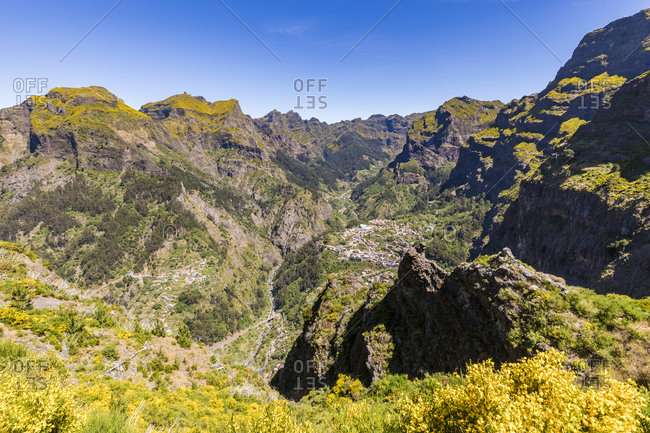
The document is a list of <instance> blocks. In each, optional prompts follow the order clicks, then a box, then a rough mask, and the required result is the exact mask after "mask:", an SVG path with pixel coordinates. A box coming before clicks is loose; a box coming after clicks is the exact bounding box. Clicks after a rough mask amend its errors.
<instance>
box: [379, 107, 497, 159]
mask: <svg viewBox="0 0 650 433" xmlns="http://www.w3.org/2000/svg"><path fill="white" fill-rule="evenodd" d="M501 108H503V103H501V102H500V101H489V102H484V101H477V100H475V99H471V98H468V97H467V96H463V97H461V98H454V99H451V100H449V101H447V102H445V103H444V104H443V105H442V106H440V107H439V108H438V109H437V110H436V111H434V112H432V113H428V114H426V115H425V116H423V117H421V118H420V119H418V120H416V121H415V122H413V124H412V125H411V127H410V128H409V132H408V137H407V140H406V144H405V145H404V148H403V149H402V152H401V153H400V154H399V155H397V157H396V158H395V160H394V161H393V162H392V163H391V164H390V167H396V166H398V165H399V164H402V163H406V162H409V161H417V163H418V164H419V165H420V167H422V168H424V169H426V170H435V169H436V168H438V167H440V166H442V165H443V164H445V163H455V162H457V161H458V154H459V151H460V148H461V146H463V145H464V144H465V142H466V141H467V140H468V139H469V138H470V136H472V135H474V134H476V133H478V132H480V131H482V130H484V129H485V128H487V127H488V126H490V125H491V124H492V122H494V120H495V118H496V115H497V113H498V112H499V111H500V110H501Z"/></svg>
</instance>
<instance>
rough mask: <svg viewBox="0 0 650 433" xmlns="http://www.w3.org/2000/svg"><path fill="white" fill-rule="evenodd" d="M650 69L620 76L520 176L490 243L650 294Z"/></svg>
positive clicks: (600, 284) (613, 286)
mask: <svg viewBox="0 0 650 433" xmlns="http://www.w3.org/2000/svg"><path fill="white" fill-rule="evenodd" d="M646 137H650V74H647V73H646V74H644V75H642V76H640V77H639V78H637V79H634V80H632V81H630V82H628V83H627V84H625V85H624V86H623V87H622V88H621V89H620V90H619V91H618V92H617V93H616V94H615V95H614V96H613V97H612V99H611V102H610V103H608V104H607V105H606V106H603V107H601V109H600V110H599V111H598V113H597V114H596V116H595V117H594V119H593V121H592V122H590V123H588V124H586V125H584V126H582V127H581V128H580V129H578V131H577V132H576V133H575V135H574V136H573V138H572V139H571V140H569V142H568V143H567V144H565V145H563V146H560V147H559V148H558V157H557V159H556V158H551V159H549V160H548V161H546V162H545V163H544V164H543V165H542V166H541V167H540V170H539V171H538V172H536V173H535V174H534V176H532V177H531V178H530V179H527V180H525V181H524V182H522V185H521V189H520V191H519V198H518V199H517V200H516V201H515V202H514V203H513V205H512V206H511V207H510V209H508V211H507V212H506V214H505V217H504V221H503V223H502V224H501V226H500V228H499V230H498V231H497V232H496V233H494V235H493V236H492V239H491V248H492V249H499V248H501V247H503V246H506V245H507V246H509V247H510V248H512V250H513V251H514V252H515V254H517V255H518V256H519V257H521V258H522V259H523V260H525V261H527V262H528V263H531V264H532V265H534V266H536V267H539V268H540V269H543V270H545V271H547V272H553V273H555V274H558V275H561V276H563V277H565V278H566V279H567V280H569V281H570V282H571V283H573V284H579V285H583V286H586V287H592V288H596V289H598V290H599V291H602V292H617V293H623V294H627V295H630V296H634V297H645V296H649V295H650V228H649V225H648V223H649V217H650V210H649V206H648V204H649V203H650V182H649V178H648V176H649V175H650V173H649V172H648V171H649V170H650V145H649V144H648V140H647V138H646Z"/></svg>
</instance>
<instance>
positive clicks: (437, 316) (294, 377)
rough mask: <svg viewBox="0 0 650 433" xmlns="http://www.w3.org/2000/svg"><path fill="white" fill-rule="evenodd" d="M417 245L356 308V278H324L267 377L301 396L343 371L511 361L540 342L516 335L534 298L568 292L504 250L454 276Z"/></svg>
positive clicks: (525, 326) (416, 370)
mask: <svg viewBox="0 0 650 433" xmlns="http://www.w3.org/2000/svg"><path fill="white" fill-rule="evenodd" d="M422 251H423V250H422V249H417V250H416V249H411V250H409V251H408V252H407V253H406V254H405V256H404V257H403V259H402V261H401V263H400V266H399V275H398V280H397V283H396V284H395V285H394V286H393V287H391V288H390V289H389V290H388V291H387V292H385V291H382V290H381V289H380V288H379V287H377V286H375V288H374V289H371V290H370V292H368V294H367V297H366V298H365V299H363V302H362V303H361V305H360V306H357V303H358V300H359V298H360V297H361V296H360V293H361V294H363V292H360V291H359V290H360V289H359V283H358V281H350V280H347V281H338V280H337V281H330V283H329V285H328V286H327V287H326V288H325V290H324V291H323V292H322V293H321V294H320V296H319V297H318V300H317V302H316V303H315V305H314V307H313V309H312V313H311V314H312V318H311V320H309V321H308V322H307V323H306V324H305V328H304V330H303V332H302V334H301V335H300V336H299V337H298V339H297V340H296V342H295V344H294V346H293V348H292V350H291V352H290V353H289V356H288V357H287V360H286V362H285V365H284V368H283V369H282V370H280V371H279V372H278V374H277V375H276V376H275V377H274V379H273V382H272V383H273V384H274V385H275V386H276V387H277V388H278V389H279V390H280V391H281V392H282V393H283V394H285V395H286V396H288V397H290V398H293V399H299V398H301V397H302V396H304V395H306V394H307V393H308V392H309V391H310V388H309V386H307V384H312V389H313V387H319V386H322V385H325V384H332V383H333V382H334V381H335V380H336V378H337V377H338V375H339V374H342V373H343V374H351V375H353V376H355V377H359V378H360V379H362V380H363V381H364V382H366V383H369V382H372V381H374V380H377V379H378V378H380V377H382V376H383V375H384V374H386V373H388V372H390V373H392V374H397V373H403V374H407V375H409V376H411V377H422V376H424V374H425V373H433V372H453V371H461V370H463V369H464V368H465V366H466V364H467V363H468V362H476V361H482V360H486V359H493V360H494V361H495V362H496V363H497V364H499V363H502V362H508V361H514V360H516V359H518V358H520V357H522V356H526V355H529V354H531V353H532V352H533V351H535V350H540V349H542V350H543V349H544V348H545V347H546V346H544V345H537V344H536V343H534V342H528V343H527V344H526V343H518V342H517V339H516V338H513V335H519V334H522V335H525V334H526V333H527V332H528V330H529V328H532V326H533V325H532V323H533V315H532V312H531V311H530V310H529V309H528V308H527V303H529V302H531V299H534V298H535V297H539V298H543V297H544V296H550V293H554V294H556V295H557V296H563V294H566V293H567V292H568V290H569V289H567V287H566V286H565V285H564V283H563V282H562V281H560V280H558V279H556V278H554V277H552V276H549V275H545V274H541V273H538V272H535V271H534V270H532V268H530V267H528V266H526V265H524V264H523V263H521V262H519V261H518V260H516V259H515V258H514V256H513V255H512V253H511V252H510V250H508V249H504V250H503V251H501V252H500V253H499V254H498V255H495V256H493V257H490V258H485V259H484V260H482V261H480V262H475V263H467V264H464V265H461V266H459V267H458V268H456V269H455V270H454V271H453V272H452V273H447V272H445V271H444V270H442V269H441V268H440V267H438V266H437V265H436V264H435V263H433V262H431V261H429V260H428V259H426V258H425V257H424V255H423V253H422ZM544 293H547V295H545V294H544ZM533 302H534V301H533ZM341 305H342V307H341ZM355 308H356V309H355ZM307 366H310V368H309V369H307V368H306V367H307ZM298 385H302V386H298Z"/></svg>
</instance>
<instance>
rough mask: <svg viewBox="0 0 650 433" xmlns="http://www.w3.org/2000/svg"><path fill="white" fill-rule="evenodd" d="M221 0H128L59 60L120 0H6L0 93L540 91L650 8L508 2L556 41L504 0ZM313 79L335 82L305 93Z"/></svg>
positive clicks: (416, 94)
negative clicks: (592, 43)
mask: <svg viewBox="0 0 650 433" xmlns="http://www.w3.org/2000/svg"><path fill="white" fill-rule="evenodd" d="M504 1H505V0H504ZM224 2H225V5H227V6H225V5H224V3H222V2H221V1H220V0H213V1H198V0H197V1H192V2H186V3H181V2H177V1H174V2H172V1H167V0H156V1H153V0H123V1H122V2H121V3H120V4H119V5H118V6H117V7H116V8H115V9H114V11H113V12H112V13H111V14H109V15H108V16H107V17H106V18H105V20H104V21H103V22H101V24H99V25H98V26H97V27H96V28H95V30H94V31H92V32H91V33H90V34H89V35H88V36H87V37H86V38H85V39H84V40H83V42H81V43H80V44H79V45H78V46H77V48H76V49H74V51H72V52H71V53H70V54H69V55H68V56H67V57H66V58H65V60H63V61H61V59H62V58H63V57H64V56H65V55H66V54H67V53H68V52H69V51H70V50H71V49H72V48H73V47H74V46H75V45H76V44H77V43H78V42H79V41H80V39H81V38H82V37H83V36H84V35H85V34H86V33H87V32H88V31H89V30H90V29H91V28H92V27H93V26H95V25H96V24H97V23H98V21H99V20H100V19H101V18H102V17H103V16H104V15H105V14H106V13H107V12H108V11H109V10H111V8H113V7H114V6H115V5H116V3H117V0H84V1H79V0H78V1H68V0H57V1H55V2H53V1H51V0H29V1H19V2H5V3H4V4H3V11H2V14H1V15H0V36H1V37H2V41H3V42H4V43H3V57H4V60H3V62H2V67H1V68H0V106H3V107H5V106H11V105H14V104H15V102H16V98H17V96H20V95H17V93H16V91H15V88H16V87H20V86H19V85H16V80H24V79H26V78H40V79H43V80H45V79H46V80H47V84H48V88H53V87H58V86H67V87H79V86H88V85H100V86H104V87H106V88H107V89H108V90H110V91H111V92H113V93H115V94H116V95H117V96H118V97H120V98H122V99H123V100H124V101H125V102H126V103H127V104H129V105H131V106H132V107H134V108H136V109H138V108H139V107H140V106H141V105H143V104H145V103H147V102H151V101H158V100H161V99H165V98H166V97H168V96H170V95H173V94H176V93H182V92H188V93H191V94H193V95H201V96H204V97H205V98H207V99H208V100H211V101H214V100H223V99H230V98H236V99H238V100H239V101H240V104H241V106H242V109H243V110H244V112H246V113H248V114H250V115H252V116H254V117H258V116H261V115H264V114H265V113H267V112H269V111H271V110H272V109H278V110H280V111H282V112H286V111H289V110H292V109H294V108H295V107H296V105H297V103H298V99H297V98H298V97H299V96H300V97H301V98H302V99H301V101H302V105H303V106H305V107H306V106H307V102H308V101H307V99H306V98H307V97H308V96H313V97H316V98H317V99H318V98H319V97H321V96H322V97H324V101H325V102H326V103H327V108H325V109H319V108H318V106H319V105H321V104H318V103H316V107H317V108H315V109H303V110H294V111H299V112H300V114H301V115H302V116H303V117H305V118H310V117H317V118H319V119H321V120H326V121H330V122H331V121H338V120H341V119H352V118H355V117H363V118H365V117H368V116H369V115H371V114H375V113H382V114H393V113H398V114H409V113H412V112H421V111H428V110H432V109H435V108H436V107H438V106H439V105H440V104H441V103H442V102H444V101H445V100H447V99H450V98H452V97H454V96H463V95H467V96H470V97H473V98H476V99H486V100H492V99H501V100H502V101H509V100H511V99H513V98H518V97H521V96H523V95H526V94H530V93H535V92H538V91H540V90H542V89H543V88H544V87H545V86H546V84H547V83H548V82H549V81H551V80H552V79H553V77H554V76H555V73H556V72H557V70H558V68H559V67H560V66H561V65H562V64H563V62H564V61H566V60H568V59H569V58H570V56H571V53H572V52H573V50H574V49H575V47H576V46H577V44H578V43H579V41H580V39H581V38H582V37H583V36H584V34H585V33H587V32H589V31H591V30H594V29H597V28H600V27H603V26H605V25H606V24H608V23H609V22H610V21H613V20H615V19H618V18H622V17H625V16H628V15H632V14H634V13H636V12H638V11H639V10H641V9H644V8H647V7H650V4H649V2H648V1H647V0H645V1H639V0H616V1H611V0H545V1H539V0H516V1H506V4H507V6H508V7H509V8H510V9H511V10H512V11H513V12H514V13H515V14H517V15H518V16H519V17H520V18H521V20H522V21H523V22H524V23H525V24H526V26H528V27H529V28H530V29H531V30H532V31H533V32H534V33H535V34H536V35H537V36H538V37H539V38H540V39H541V40H542V41H543V42H544V44H546V45H547V46H548V47H549V48H550V50H551V51H552V53H551V52H550V51H549V50H547V48H545V47H544V45H543V44H542V43H540V42H539V41H538V40H537V38H536V37H535V36H534V35H533V34H531V32H529V30H527V29H526V27H525V26H524V25H522V23H521V22H519V21H518V20H517V19H516V18H515V17H514V16H513V14H512V13H511V12H510V11H509V10H508V9H507V8H506V7H505V6H504V5H503V4H502V3H501V1H500V0H428V1H423V0H403V1H402V2H400V3H399V4H398V5H397V7H395V5H396V3H397V0H373V1H345V2H343V1H336V0H330V1H309V2H305V1H292V0H275V1H258V0H237V1H235V0H224ZM393 7H395V8H394V10H393V11H392V12H391V13H390V14H389V15H388V16H386V17H385V19H384V20H383V21H382V22H381V23H379V24H378V22H379V21H380V19H381V18H382V17H384V16H385V14H386V13H387V12H388V11H389V10H391V9H392V8H393ZM228 8H230V9H231V10H232V12H234V14H236V15H237V16H238V17H239V18H240V19H241V21H243V22H244V23H245V25H243V24H242V23H241V22H240V21H239V20H238V19H237V18H236V17H235V16H234V15H233V14H232V13H231V12H230V11H229V10H228ZM377 24H378V25H377ZM375 25H377V26H376V27H375V29H374V30H373V31H372V32H370V34H368V35H367V37H366V38H365V39H363V41H361V43H359V44H358V46H357V47H356V48H355V49H354V50H353V51H352V52H350V54H349V55H348V56H347V57H346V58H345V59H344V60H343V61H341V59H342V58H343V57H344V56H345V55H346V53H348V52H349V51H350V50H351V49H352V47H353V46H355V45H356V44H357V43H358V42H359V41H360V40H361V39H362V38H363V37H364V35H366V34H367V33H368V32H369V31H370V30H371V29H372V28H373V26H375ZM246 26H247V27H248V28H249V29H250V30H252V32H254V33H255V34H256V35H257V36H258V37H259V38H260V39H261V40H262V41H263V43H261V42H260V41H258V40H257V38H256V37H255V36H254V35H253V34H252V33H251V32H250V31H249V30H248V29H247V28H246ZM264 44H266V46H268V48H269V49H270V50H269V49H267V48H266V47H265V46H264ZM271 51H272V52H271ZM276 56H277V57H279V58H280V60H281V61H279V60H278V59H277V58H276ZM555 56H557V57H559V58H560V59H561V61H562V62H560V61H558V59H556V57H555ZM307 79H316V80H318V79H325V80H327V83H326V85H327V87H326V88H324V89H322V91H321V92H318V89H312V90H311V91H310V92H306V91H304V90H303V92H296V90H295V86H294V84H295V80H303V83H306V80H307ZM45 90H47V89H45ZM35 93H38V92H35Z"/></svg>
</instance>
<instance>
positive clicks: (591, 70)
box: [547, 9, 650, 90]
mask: <svg viewBox="0 0 650 433" xmlns="http://www.w3.org/2000/svg"><path fill="white" fill-rule="evenodd" d="M648 64H650V9H646V10H643V11H640V12H638V13H637V14H635V15H632V16H630V17H626V18H621V19H619V20H616V21H614V22H612V23H610V24H608V25H607V26H605V27H604V28H602V29H598V30H594V31H592V32H590V33H588V34H587V35H586V36H585V37H584V38H583V39H582V41H581V42H580V44H579V45H578V47H577V48H576V49H575V51H574V52H573V56H572V57H571V59H570V60H569V61H568V62H567V63H566V64H565V65H564V66H563V67H562V68H561V69H560V70H559V72H558V73H557V76H556V77H555V80H554V81H553V82H552V83H551V84H550V85H549V87H548V88H547V90H551V89H552V88H553V87H555V85H556V84H557V83H558V82H560V81H561V80H563V79H565V78H572V77H579V78H581V79H583V80H587V81H588V80H590V79H592V78H593V77H595V76H597V75H600V74H602V73H604V72H607V73H608V74H609V75H610V76H612V75H620V76H623V77H625V78H627V79H631V78H634V77H636V76H637V75H639V74H640V73H642V72H644V71H645V70H646V68H647V66H648Z"/></svg>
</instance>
